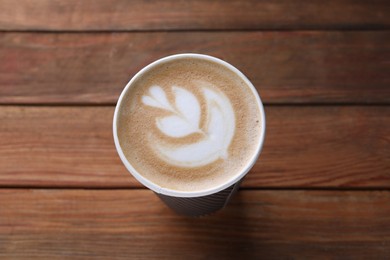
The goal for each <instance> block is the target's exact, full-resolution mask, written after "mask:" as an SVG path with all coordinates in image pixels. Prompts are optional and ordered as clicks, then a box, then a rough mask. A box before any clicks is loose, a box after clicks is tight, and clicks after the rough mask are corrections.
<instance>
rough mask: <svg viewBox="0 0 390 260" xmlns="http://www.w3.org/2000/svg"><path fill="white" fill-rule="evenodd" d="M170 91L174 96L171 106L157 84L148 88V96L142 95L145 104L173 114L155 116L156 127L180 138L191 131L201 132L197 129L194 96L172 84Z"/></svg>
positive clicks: (198, 111) (198, 120)
mask: <svg viewBox="0 0 390 260" xmlns="http://www.w3.org/2000/svg"><path fill="white" fill-rule="evenodd" d="M172 91H173V93H174V96H175V106H174V107H173V106H172V105H171V104H170V103H169V101H168V99H167V97H166V94H165V92H164V90H163V89H162V88H161V87H159V86H152V87H151V88H150V89H149V94H150V96H142V102H143V103H144V104H145V105H148V106H152V107H156V108H160V109H163V110H167V111H170V112H171V113H172V114H173V115H170V116H166V117H161V118H156V125H157V127H158V129H159V130H160V131H161V132H162V133H164V134H165V135H167V136H170V137H175V138H180V137H184V136H187V135H190V134H193V133H200V132H202V131H201V130H200V129H199V122H200V105H199V102H198V100H197V99H196V97H195V96H194V95H193V94H192V93H191V92H189V91H188V90H185V89H183V88H180V87H177V86H174V87H172Z"/></svg>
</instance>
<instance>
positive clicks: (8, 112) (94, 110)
mask: <svg viewBox="0 0 390 260" xmlns="http://www.w3.org/2000/svg"><path fill="white" fill-rule="evenodd" d="M113 111H114V107H28V106H26V107H20V106H3V107H1V109H0V121H1V122H2V123H1V124H0V147H1V149H0V169H1V172H0V186H2V187H7V186H8V187H10V186H12V187H27V186H28V187H86V188H91V187H105V188H114V187H116V188H120V187H122V188H125V187H141V185H140V184H139V183H137V182H136V181H135V180H134V179H133V178H132V177H131V176H130V174H128V173H127V171H126V170H125V168H124V166H122V164H121V162H120V160H119V157H118V155H117V154H116V151H115V148H114V144H113V138H112V130H111V129H112V127H111V125H112V117H113ZM389 114H390V106H379V107H375V106H366V107H364V106H363V107H360V106H298V107H296V106H268V107H266V116H267V131H266V132H267V133H266V141H265V144H264V148H263V152H262V154H261V156H260V160H259V161H258V162H257V163H256V165H255V167H254V168H253V170H252V171H251V173H250V174H249V175H248V176H247V178H246V180H245V181H244V183H243V185H244V187H251V188H256V187H279V188H289V187H295V188H298V187H301V188H307V187H320V188H336V187H338V188H356V187H364V188H389V187H390V145H389V144H390V117H389Z"/></svg>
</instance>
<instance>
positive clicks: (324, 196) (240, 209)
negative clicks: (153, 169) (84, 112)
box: [0, 189, 390, 259]
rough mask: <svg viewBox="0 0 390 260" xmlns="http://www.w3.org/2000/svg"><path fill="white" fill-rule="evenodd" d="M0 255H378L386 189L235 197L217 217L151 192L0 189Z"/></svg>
mask: <svg viewBox="0 0 390 260" xmlns="http://www.w3.org/2000/svg"><path fill="white" fill-rule="evenodd" d="M0 206H1V214H0V227H1V228H0V257H5V258H24V257H26V256H28V258H40V259H42V258H50V259H52V258H55V259H56V258H72V259H74V258H81V257H84V258H88V257H89V258H91V257H93V258H97V257H104V258H110V259H112V258H115V259H128V257H129V256H131V258H136V259H139V258H159V259H161V258H163V259H176V258H180V259H182V258H190V259H205V258H207V259H270V258H312V257H314V256H322V257H326V258H344V257H345V256H348V257H351V258H354V259H356V258H359V259H360V258H361V259H363V258H364V259H366V258H370V259H385V258H386V257H388V255H389V254H390V225H389V223H390V192H388V191H382V192H380V191H375V192H358V191H355V192H345V191H344V192H340V191H240V192H239V193H238V194H237V196H236V197H235V198H234V199H233V201H232V203H231V204H230V205H229V206H228V207H227V208H226V209H225V210H223V211H222V212H219V213H217V214H215V215H212V216H209V217H203V218H186V217H181V216H177V215H175V214H174V213H172V212H171V211H170V210H169V209H168V208H166V206H165V205H163V204H162V202H161V201H160V200H158V198H157V196H155V195H154V194H153V193H152V192H150V191H146V190H144V191H140V190H127V191H126V190H115V191H112V190H100V191H93V190H89V191H88V190H24V189H17V190H15V189H13V190H0Z"/></svg>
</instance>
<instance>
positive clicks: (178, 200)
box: [113, 53, 266, 216]
mask: <svg viewBox="0 0 390 260" xmlns="http://www.w3.org/2000/svg"><path fill="white" fill-rule="evenodd" d="M184 57H185V58H196V59H204V60H208V61H212V62H215V63H218V64H219V65H222V66H224V67H225V68H227V69H229V70H230V71H231V72H233V73H234V74H236V75H237V76H239V77H240V78H241V79H242V81H243V82H245V84H246V85H247V86H248V87H249V88H250V89H251V91H252V92H253V95H254V97H255V100H256V103H257V106H258V110H259V113H260V117H261V120H260V125H259V127H260V135H259V136H260V140H259V142H258V145H257V147H256V150H255V152H254V153H253V156H252V157H251V158H250V160H249V161H248V163H247V165H246V167H244V169H243V170H242V172H239V173H237V174H236V175H234V178H230V179H228V180H226V182H224V183H222V184H219V185H216V186H215V187H212V188H208V189H206V190H202V191H179V190H173V189H169V188H165V187H161V186H160V185H158V184H156V183H154V182H152V181H150V180H149V179H147V178H145V177H144V176H143V175H142V174H141V173H140V172H138V171H137V170H136V169H135V168H134V167H133V166H132V165H131V163H129V161H128V160H127V159H126V157H125V155H124V152H123V150H122V148H121V145H120V142H119V138H118V131H117V130H118V129H117V122H118V114H119V110H120V107H121V104H122V100H123V99H124V97H125V96H126V93H127V91H128V90H129V89H131V88H132V85H133V83H134V82H135V81H136V80H137V79H138V78H140V77H143V75H144V74H145V73H146V72H148V71H149V70H150V69H151V68H154V67H155V66H158V65H160V64H161V63H164V62H167V61H174V60H175V59H181V58H184ZM265 125H266V123H265V113H264V107H263V104H262V102H261V99H260V97H259V95H258V93H257V91H256V89H255V87H254V86H253V84H252V83H251V82H250V81H249V80H248V79H247V78H246V77H245V75H244V74H243V73H241V72H240V71H239V70H238V69H237V68H235V67H234V66H232V65H231V64H229V63H227V62H225V61H223V60H221V59H218V58H215V57H212V56H208V55H203V54H194V53H186V54H176V55H172V56H168V57H165V58H162V59H159V60H157V61H155V62H153V63H151V64H149V65H147V66H146V67H144V68H143V69H141V70H140V71H139V72H138V73H137V74H136V75H135V76H134V77H133V78H132V79H131V80H130V81H129V83H128V84H127V85H126V86H125V88H124V89H123V91H122V93H121V95H120V96H119V99H118V102H117V105H116V108H115V113H114V118H113V136H114V142H115V147H116V150H117V152H118V154H119V157H120V158H121V160H122V162H123V164H124V165H125V167H126V168H127V170H128V171H129V172H130V173H131V174H132V175H133V176H134V177H135V178H136V179H137V180H138V181H139V182H141V183H142V184H143V185H144V186H146V187H147V188H149V189H150V190H152V191H153V192H154V193H156V195H157V196H158V197H159V198H160V199H161V200H162V201H163V202H164V203H165V204H166V205H167V206H168V207H170V208H171V209H172V210H174V211H175V212H177V213H178V214H181V215H186V216H202V215H208V214H210V213H213V212H215V211H218V210H220V209H222V208H224V207H225V206H226V205H227V204H228V202H229V201H230V200H231V198H232V197H233V195H234V193H235V192H237V190H238V188H239V185H240V183H241V182H242V180H243V179H244V177H245V176H246V174H247V173H248V172H249V171H250V169H251V168H252V167H253V166H254V164H255V162H256V161H257V159H258V157H259V155H260V152H261V150H262V147H263V143H264V137H265Z"/></svg>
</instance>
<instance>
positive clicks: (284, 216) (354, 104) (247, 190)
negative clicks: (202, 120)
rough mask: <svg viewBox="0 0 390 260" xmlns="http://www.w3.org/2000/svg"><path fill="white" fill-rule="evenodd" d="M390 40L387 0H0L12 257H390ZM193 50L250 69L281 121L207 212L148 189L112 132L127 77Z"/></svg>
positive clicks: (272, 124) (4, 230) (0, 165)
mask: <svg viewBox="0 0 390 260" xmlns="http://www.w3.org/2000/svg"><path fill="white" fill-rule="evenodd" d="M389 29H390V4H389V2H388V1H386V0H383V1H380V0H379V1H372V3H371V1H364V0H333V1H320V0H318V1H311V0H302V1H265V0H264V1H255V0H250V1H222V0H218V1H205V0H204V1H184V0H182V1H173V0H169V1H157V0H156V1H140V0H135V1H125V0H112V1H108V0H95V1H92V0H89V1H77V0H68V1H57V0H40V1H28V0H18V1H14V0H0V31H1V32H0V104H1V105H0V258H1V259H23V258H26V259H32V258H37V259H64V258H69V259H82V258H94V259H95V258H96V259H100V258H107V259H137V258H162V259H176V258H179V259H219V258H222V259H229V258H231V259H269V258H282V259H291V258H297V259H301V258H307V259H318V258H340V259H345V258H350V259H361V258H370V259H389V257H390V106H389V104H390V31H389ZM182 52H197V53H205V54H210V55H214V56H216V57H219V58H222V59H224V60H226V61H228V62H230V63H232V64H234V65H235V66H237V67H238V68H239V69H240V70H242V71H243V72H244V73H245V74H246V75H247V76H248V77H249V78H250V79H251V80H252V81H253V83H254V85H255V86H256V87H257V89H258V90H259V92H260V95H261V97H262V99H263V101H264V103H265V107H266V114H267V137H266V142H265V146H264V149H263V153H262V154H261V157H260V160H259V161H258V162H257V163H256V165H255V167H254V169H253V170H252V171H251V172H250V174H249V175H248V177H247V179H246V180H245V182H244V183H243V185H242V188H241V190H240V191H239V193H238V195H237V196H236V197H235V198H234V199H233V201H232V203H231V204H230V205H229V206H228V207H227V208H226V209H225V210H223V211H222V212H219V213H217V214H215V215H212V216H210V217H204V218H186V217H181V216H177V215H175V214H174V213H172V212H171V211H170V210H169V209H168V208H167V207H166V206H165V205H164V204H163V203H161V202H160V201H159V199H158V198H157V197H156V196H155V195H154V194H153V193H152V192H151V191H149V190H146V189H145V188H144V187H142V186H141V185H140V184H139V183H138V182H137V181H136V180H135V179H134V178H133V177H132V176H131V175H130V174H128V173H127V172H126V170H125V168H124V166H123V165H122V164H121V162H120V160H119V157H118V156H117V154H116V151H115V148H114V144H113V138H112V133H111V123H112V116H113V111H114V106H115V103H116V100H117V98H118V96H119V93H120V91H121V90H122V88H123V87H124V86H125V84H126V83H127V81H128V80H129V79H130V78H131V77H132V76H133V75H134V74H135V73H136V72H137V71H138V70H139V69H141V68H142V67H143V66H145V65H146V64H148V63H150V62H151V61H153V60H156V59H158V58H161V57H163V56H166V55H169V54H174V53H182Z"/></svg>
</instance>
